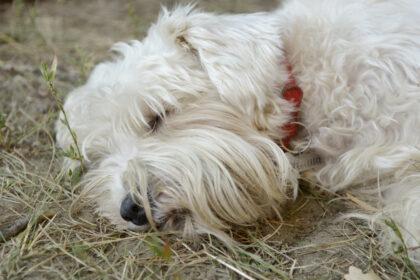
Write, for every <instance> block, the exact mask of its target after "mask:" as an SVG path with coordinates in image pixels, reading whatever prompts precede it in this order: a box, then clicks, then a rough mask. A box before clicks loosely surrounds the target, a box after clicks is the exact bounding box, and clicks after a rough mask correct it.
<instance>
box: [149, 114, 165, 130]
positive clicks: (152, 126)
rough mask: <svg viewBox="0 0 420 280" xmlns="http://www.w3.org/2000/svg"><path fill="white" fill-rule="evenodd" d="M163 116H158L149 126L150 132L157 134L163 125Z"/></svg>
mask: <svg viewBox="0 0 420 280" xmlns="http://www.w3.org/2000/svg"><path fill="white" fill-rule="evenodd" d="M162 121H163V116H161V115H156V116H154V117H153V118H152V119H151V120H150V121H149V122H148V123H147V124H148V126H149V128H150V131H152V132H155V131H156V130H157V129H158V128H159V126H160V125H161V124H162Z"/></svg>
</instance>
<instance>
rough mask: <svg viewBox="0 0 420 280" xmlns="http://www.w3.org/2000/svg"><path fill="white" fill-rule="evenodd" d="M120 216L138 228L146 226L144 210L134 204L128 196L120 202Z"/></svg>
mask: <svg viewBox="0 0 420 280" xmlns="http://www.w3.org/2000/svg"><path fill="white" fill-rule="evenodd" d="M120 215H121V217H122V218H123V219H124V220H126V221H129V222H132V223H133V224H135V225H138V226H143V225H146V224H148V221H147V217H146V213H145V212H144V208H143V207H141V206H140V205H138V204H137V203H135V202H134V201H133V199H132V198H131V195H130V194H128V195H127V196H126V197H125V198H124V200H123V201H122V202H121V207H120Z"/></svg>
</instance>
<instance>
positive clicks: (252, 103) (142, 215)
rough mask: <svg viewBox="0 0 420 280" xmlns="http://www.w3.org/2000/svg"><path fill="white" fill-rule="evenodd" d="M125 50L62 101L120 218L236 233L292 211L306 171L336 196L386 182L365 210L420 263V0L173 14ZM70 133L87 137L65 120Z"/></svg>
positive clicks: (63, 139) (388, 239)
mask: <svg viewBox="0 0 420 280" xmlns="http://www.w3.org/2000/svg"><path fill="white" fill-rule="evenodd" d="M112 50H113V51H115V52H116V53H118V54H119V55H118V56H117V57H116V58H115V59H114V60H112V61H108V62H103V63H100V64H98V65H97V66H96V67H95V68H94V70H93V72H92V73H91V75H90V77H89V79H88V81H87V83H86V84H85V85H83V86H81V87H79V88H77V89H75V90H74V91H72V92H71V93H70V94H69V95H68V97H67V100H66V102H65V105H64V108H65V111H66V112H67V117H68V121H69V124H70V127H71V128H72V129H73V130H74V132H75V134H76V135H77V139H78V142H79V146H80V150H81V153H82V154H83V157H84V159H85V163H86V167H87V174H86V175H85V176H84V179H83V185H84V194H86V195H87V196H89V197H92V198H94V200H95V201H96V204H97V210H98V212H99V213H100V214H101V215H103V216H105V217H107V218H108V219H109V220H110V221H111V222H112V223H114V224H116V225H117V226H119V227H122V228H129V229H133V230H144V229H146V228H149V227H150V226H151V227H153V228H155V229H159V230H177V231H180V232H182V233H183V234H184V236H188V237H193V236H196V235H199V234H212V235H215V236H217V237H219V238H221V239H222V240H225V241H226V242H229V239H228V235H227V234H226V232H227V231H228V230H229V229H230V228H232V227H234V226H247V225H252V224H255V223H256V221H257V220H259V219H261V218H264V217H269V216H272V215H281V214H282V206H283V205H284V203H285V202H286V201H288V200H293V199H294V198H295V197H296V194H297V188H298V179H299V178H302V177H304V176H308V177H310V178H311V179H313V178H315V179H316V181H317V184H319V185H321V186H322V187H323V188H326V189H328V190H330V191H333V192H336V191H340V190H343V189H345V188H348V187H351V186H354V185H356V184H360V183H362V182H367V181H372V180H374V181H375V182H377V184H374V185H375V187H374V188H372V187H368V186H366V187H365V188H366V196H369V199H371V198H372V196H373V197H376V203H377V204H376V205H374V206H375V207H376V208H377V209H378V211H377V212H376V213H373V214H372V213H370V214H369V215H367V214H366V215H364V216H363V217H365V218H368V219H369V220H370V221H372V222H375V223H376V224H378V225H382V226H381V227H380V228H381V229H382V230H381V234H380V235H379V236H381V237H380V238H381V240H382V241H383V244H384V246H385V248H390V245H391V244H392V243H393V242H396V243H398V242H399V239H398V238H397V237H396V236H395V234H394V233H393V232H392V230H390V229H389V227H387V226H386V225H385V224H384V221H385V220H387V219H392V220H393V221H394V222H395V223H396V224H397V225H398V226H399V228H400V230H401V231H402V233H403V237H404V240H405V242H406V245H407V246H408V248H409V253H410V257H411V258H412V260H413V261H414V262H415V263H417V264H420V249H419V245H420V5H419V3H418V1H416V0H399V1H391V0H390V1H381V0H354V1H345V0H337V1H332V0H295V1H286V2H285V3H284V4H283V5H282V6H281V7H280V8H279V9H278V10H275V11H273V12H261V13H254V14H238V15H216V14H212V13H205V12H200V11H197V10H195V9H194V8H193V7H192V6H184V7H177V8H175V9H173V10H171V11H168V10H166V9H163V11H162V13H161V15H160V17H159V19H158V20H157V22H156V23H155V24H153V25H152V26H151V27H150V29H149V31H148V33H147V36H146V37H145V38H144V39H143V40H142V41H137V40H135V41H131V42H129V43H117V44H115V45H114V47H113V48H112ZM60 118H61V119H62V118H63V115H61V116H60ZM56 131H57V142H58V144H59V145H60V147H62V148H63V149H68V148H69V147H70V146H71V145H73V140H72V137H71V134H70V133H69V131H68V129H67V128H66V126H65V125H64V124H63V122H62V121H57V124H56ZM291 151H295V152H296V151H298V152H301V154H298V155H294V156H290V153H291ZM314 154H315V155H316V156H315V157H314V158H312V156H311V155H314ZM306 159H309V160H310V161H311V160H312V161H313V163H315V166H313V168H312V169H311V170H309V171H306V172H304V173H303V172H299V171H300V170H299V169H301V168H297V166H298V165H299V164H302V162H303V165H305V164H307V162H305V160H306ZM314 159H315V160H314ZM296 162H297V163H298V165H296ZM65 165H66V167H67V168H74V167H75V166H76V165H77V162H71V161H70V160H68V159H67V162H65ZM309 167H310V166H309ZM366 198H367V197H366Z"/></svg>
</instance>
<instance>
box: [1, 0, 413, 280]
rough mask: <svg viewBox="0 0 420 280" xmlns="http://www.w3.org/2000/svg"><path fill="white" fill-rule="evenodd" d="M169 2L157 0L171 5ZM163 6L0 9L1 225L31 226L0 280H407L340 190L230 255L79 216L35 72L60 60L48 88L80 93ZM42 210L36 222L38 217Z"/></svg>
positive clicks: (138, 1) (21, 4) (305, 200)
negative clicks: (350, 276)
mask: <svg viewBox="0 0 420 280" xmlns="http://www.w3.org/2000/svg"><path fill="white" fill-rule="evenodd" d="M173 2H174V1H162V2H161V3H162V4H165V5H169V6H171V5H173ZM198 3H199V5H198V6H199V7H201V8H204V9H206V10H209V11H215V12H249V11H259V10H269V9H272V8H274V7H276V6H277V3H276V1H272V0H260V1H257V0H231V1H223V0H217V1H210V0H209V1H199V2H198ZM159 9H160V3H159V1H153V0H133V1H111V0H109V1H104V0H95V1H81V0H79V1H66V0H55V1H53V0H51V1H26V2H25V1H23V0H20V1H14V2H13V3H12V1H0V227H1V228H5V227H7V226H8V225H13V224H16V222H17V221H19V218H22V217H27V218H30V221H29V225H28V227H27V228H26V229H25V230H24V231H22V232H21V233H20V234H18V235H16V236H14V237H12V238H11V239H10V240H8V241H6V242H2V241H0V279H90V280H93V279H343V274H344V273H346V272H347V271H348V268H349V266H351V265H353V266H356V267H359V268H361V269H362V270H363V271H369V270H373V271H374V272H375V273H376V274H377V275H379V276H380V277H381V278H382V279H414V278H413V275H412V274H410V273H409V271H408V270H407V267H406V264H405V263H404V261H403V258H402V257H399V256H398V255H396V256H389V255H386V254H384V252H383V250H382V248H381V247H380V245H379V244H378V243H377V240H376V239H375V233H374V232H373V231H372V230H371V229H370V228H369V227H368V225H366V224H365V223H364V222H362V221H357V220H340V219H339V218H340V217H341V215H342V214H344V213H348V212H349V211H358V210H363V209H361V208H363V207H362V206H363V204H360V203H355V202H354V200H351V199H349V196H348V195H347V194H346V193H342V194H336V195H332V194H326V193H322V192H320V191H318V190H315V189H313V188H309V187H303V189H302V191H301V193H300V196H299V199H298V200H297V202H295V203H293V204H291V205H290V207H288V209H287V211H286V212H285V217H284V221H283V222H281V221H262V222H261V223H260V224H259V225H256V226H255V227H254V228H246V229H240V230H238V232H235V233H233V234H235V236H236V238H237V239H238V241H240V242H241V243H242V245H238V246H234V247H233V248H226V247H225V246H223V245H222V244H221V243H220V242H219V241H218V240H215V239H214V238H212V237H210V236H209V237H203V238H202V240H200V241H199V242H190V241H187V240H182V239H180V238H179V237H178V236H177V235H176V234H163V233H156V232H147V233H133V232H126V231H118V230H116V229H115V228H114V227H113V226H112V225H110V224H109V223H108V222H107V221H105V220H103V219H101V218H100V217H98V216H96V215H95V214H93V205H90V206H86V207H85V208H83V209H75V208H74V207H72V202H73V201H74V200H75V199H76V198H77V196H78V194H79V188H78V187H77V184H76V182H75V181H77V179H78V178H77V177H76V176H74V175H73V176H69V174H66V173H64V172H62V171H61V168H60V166H61V161H62V159H63V151H60V150H58V149H57V148H56V147H55V145H54V132H53V123H54V120H55V119H56V117H57V110H58V108H57V103H56V101H55V100H54V98H53V96H52V95H51V94H50V93H49V91H48V87H47V84H46V82H45V81H44V80H43V78H42V76H41V72H40V65H41V64H42V63H48V64H50V63H51V61H52V59H53V57H54V56H56V57H57V62H58V67H57V74H56V77H55V86H56V88H57V89H58V91H59V96H60V97H61V98H63V97H64V96H65V94H66V93H68V92H69V91H70V90H71V89H72V88H74V87H76V86H78V85H80V84H82V83H83V82H84V81H85V80H86V77H87V75H88V74H89V71H90V69H91V68H92V67H93V65H94V64H95V63H97V62H98V61H101V60H104V59H106V58H108V57H109V53H108V49H109V48H110V46H111V45H112V44H113V43H114V42H116V41H120V40H129V39H133V38H141V37H142V36H143V35H144V34H145V32H146V30H147V27H148V25H149V23H150V22H151V21H153V20H154V19H155V18H156V17H157V15H158V12H159ZM46 212H47V213H48V215H49V218H48V219H46V220H44V221H42V222H40V221H39V220H38V221H37V219H38V217H39V216H40V215H42V214H43V213H46Z"/></svg>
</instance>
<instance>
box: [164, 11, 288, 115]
mask: <svg viewBox="0 0 420 280" xmlns="http://www.w3.org/2000/svg"><path fill="white" fill-rule="evenodd" d="M164 17H166V19H165V20H166V23H169V25H168V26H167V27H168V28H169V29H170V32H171V36H174V37H175V40H174V41H175V44H176V45H177V46H178V47H180V48H182V49H183V50H186V51H188V52H190V53H191V55H194V56H196V57H197V59H198V61H199V63H200V64H201V66H202V68H203V69H204V70H205V71H206V72H207V74H208V77H209V79H210V80H211V82H212V83H213V84H214V86H215V87H216V89H217V90H218V92H219V94H220V95H221V97H222V98H225V99H226V100H227V101H228V102H231V103H232V104H238V102H241V103H242V102H243V103H248V104H249V103H251V104H252V103H254V102H252V100H250V97H251V99H254V101H255V103H254V104H252V105H253V106H257V108H260V109H263V108H264V106H265V104H266V98H267V96H269V94H270V92H273V90H275V84H276V83H278V82H279V81H281V80H282V79H283V80H286V79H287V72H286V71H285V70H284V69H283V68H282V67H281V63H282V61H283V57H282V51H281V48H282V46H281V40H280V36H279V30H278V27H277V26H276V25H275V24H274V23H273V20H272V17H273V15H271V14H268V13H257V14H246V15H245V14H241V15H215V14H209V13H201V12H196V11H194V9H192V8H191V7H183V8H177V9H175V10H174V11H172V12H167V11H166V14H164ZM161 19H162V17H161ZM252 97H253V98H252ZM254 109H256V108H255V107H254ZM251 110H252V108H251Z"/></svg>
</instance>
